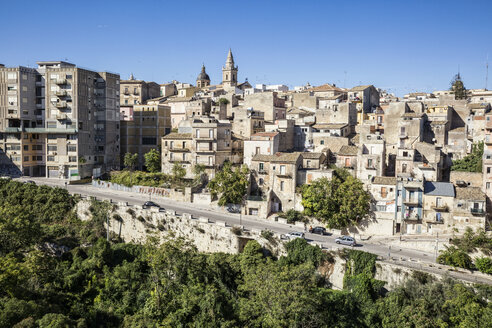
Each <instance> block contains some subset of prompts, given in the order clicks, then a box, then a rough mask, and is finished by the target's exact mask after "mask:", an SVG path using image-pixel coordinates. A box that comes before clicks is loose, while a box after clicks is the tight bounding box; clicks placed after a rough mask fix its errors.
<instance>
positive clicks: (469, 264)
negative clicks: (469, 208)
mask: <svg viewBox="0 0 492 328" xmlns="http://www.w3.org/2000/svg"><path fill="white" fill-rule="evenodd" d="M451 244H452V245H451V246H450V247H448V248H447V249H446V250H444V251H441V254H440V255H439V257H438V258H437V261H438V262H439V263H441V264H446V265H451V266H454V267H459V268H463V269H468V270H473V269H477V270H479V271H481V272H483V273H487V274H492V259H491V258H490V257H488V256H490V255H492V238H490V237H489V236H487V233H486V232H485V230H483V229H479V230H478V231H477V232H474V231H473V230H472V229H471V228H467V229H466V231H465V233H464V234H463V236H461V237H460V238H453V239H452V240H451ZM477 251H480V252H482V253H483V254H485V255H486V256H483V257H477V258H476V259H475V263H473V259H472V258H471V256H470V255H469V253H473V252H477Z"/></svg>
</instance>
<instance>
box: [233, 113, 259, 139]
mask: <svg viewBox="0 0 492 328" xmlns="http://www.w3.org/2000/svg"><path fill="white" fill-rule="evenodd" d="M234 113H235V115H234V120H233V121H232V131H233V132H234V133H235V134H236V135H239V136H243V137H245V138H249V137H251V136H252V135H253V134H255V133H258V132H263V131H265V113H263V112H259V111H256V110H254V109H252V108H244V107H241V108H236V109H235V110H234Z"/></svg>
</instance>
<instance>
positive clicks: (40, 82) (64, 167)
mask: <svg viewBox="0 0 492 328" xmlns="http://www.w3.org/2000/svg"><path fill="white" fill-rule="evenodd" d="M37 64H38V67H37V68H36V69H34V68H26V67H21V66H20V67H14V68H9V67H0V117H1V118H0V133H1V138H0V148H1V149H2V153H1V156H0V157H1V163H2V164H1V165H2V168H3V169H4V170H6V172H5V173H6V174H9V173H12V172H13V171H15V169H14V170H13V171H12V169H13V168H14V167H15V168H16V169H17V170H18V173H22V174H23V175H27V176H46V177H52V178H67V179H68V178H69V179H80V178H85V177H91V176H96V177H97V176H99V175H101V174H102V173H104V172H107V171H109V170H111V169H115V168H117V167H118V166H119V160H118V157H119V156H118V153H119V150H120V149H119V147H120V146H119V141H120V140H119V75H117V74H113V73H107V72H95V71H90V70H87V69H82V68H78V67H77V66H75V65H74V64H71V63H67V62H63V61H48V62H38V63H37Z"/></svg>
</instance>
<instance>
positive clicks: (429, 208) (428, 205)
mask: <svg viewBox="0 0 492 328" xmlns="http://www.w3.org/2000/svg"><path fill="white" fill-rule="evenodd" d="M454 197H455V192H454V186H453V184H452V183H449V182H434V181H426V182H425V183H424V196H423V222H424V224H425V226H426V232H427V233H428V234H443V233H451V232H452V221H453V218H452V214H451V210H452V208H453V205H454Z"/></svg>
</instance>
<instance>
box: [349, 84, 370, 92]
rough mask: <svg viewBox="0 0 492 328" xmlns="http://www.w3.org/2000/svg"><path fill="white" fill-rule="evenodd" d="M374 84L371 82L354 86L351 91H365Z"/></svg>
mask: <svg viewBox="0 0 492 328" xmlns="http://www.w3.org/2000/svg"><path fill="white" fill-rule="evenodd" d="M372 86H373V85H372V84H369V85H358V86H356V87H353V88H352V89H350V90H349V91H364V90H365V89H367V88H369V87H372Z"/></svg>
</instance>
